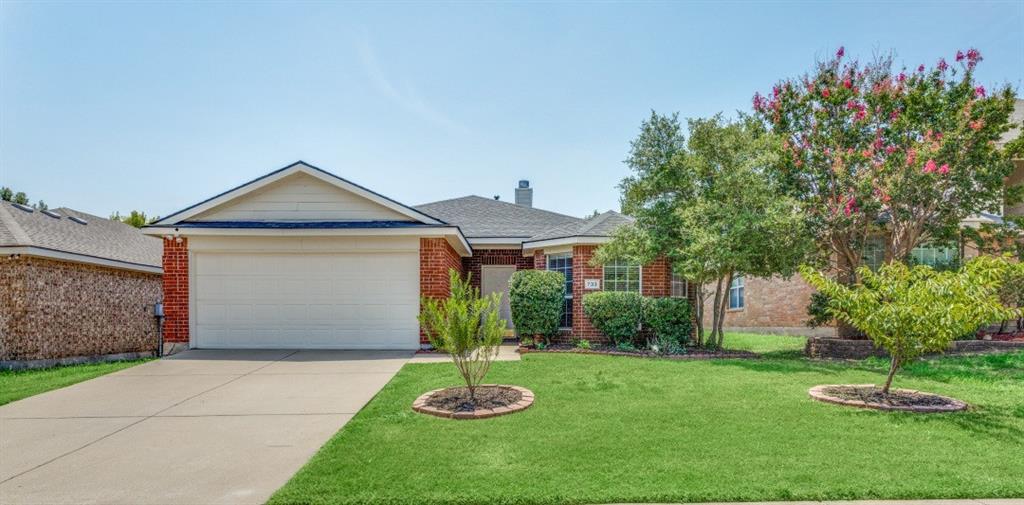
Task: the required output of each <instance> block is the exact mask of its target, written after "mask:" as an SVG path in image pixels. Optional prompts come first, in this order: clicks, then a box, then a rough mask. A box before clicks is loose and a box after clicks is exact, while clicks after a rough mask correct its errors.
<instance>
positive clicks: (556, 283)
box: [508, 270, 565, 337]
mask: <svg viewBox="0 0 1024 505" xmlns="http://www.w3.org/2000/svg"><path fill="white" fill-rule="evenodd" d="M508 297H509V306H510V308H511V309H512V324H513V325H515V327H516V331H517V332H518V333H519V334H520V335H522V336H531V337H536V336H542V337H549V336H552V335H555V334H557V333H558V322H559V320H560V319H561V316H562V302H563V300H564V299H565V276H564V275H562V273H561V272H549V271H546V270H520V271H518V272H516V273H514V274H512V278H511V279H509V281H508Z"/></svg>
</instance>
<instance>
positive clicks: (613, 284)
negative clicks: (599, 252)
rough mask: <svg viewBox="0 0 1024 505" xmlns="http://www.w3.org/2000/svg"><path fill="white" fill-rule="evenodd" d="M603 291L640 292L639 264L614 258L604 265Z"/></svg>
mask: <svg viewBox="0 0 1024 505" xmlns="http://www.w3.org/2000/svg"><path fill="white" fill-rule="evenodd" d="M604 290H605V291H631V292H636V293H639V292H640V264H639V263H635V262H632V261H626V260H614V261H611V262H609V263H605V265H604Z"/></svg>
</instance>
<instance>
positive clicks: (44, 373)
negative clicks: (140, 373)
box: [0, 360, 149, 405]
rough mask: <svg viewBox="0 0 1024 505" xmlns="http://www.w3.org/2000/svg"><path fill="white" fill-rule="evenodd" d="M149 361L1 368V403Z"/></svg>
mask: <svg viewBox="0 0 1024 505" xmlns="http://www.w3.org/2000/svg"><path fill="white" fill-rule="evenodd" d="M146 361H149V360H130V361H113V362H108V363H88V364H83V365H69V366H58V367H53V368H41V369H32V370H2V371H0V405H4V404H7V403H11V402H13V401H17V400H21V399H22V398H28V397H29V396H33V395H37V394H39V393H45V392H47V391H51V390H54V389H60V388H62V387H66V386H70V385H72V384H76V383H79V382H82V381H87V380H89V379H93V378H96V377H99V376H101V375H106V374H108V373H111V372H116V371H118V370H124V369H125V368H130V367H133V366H135V365H138V364H140V363H145V362H146Z"/></svg>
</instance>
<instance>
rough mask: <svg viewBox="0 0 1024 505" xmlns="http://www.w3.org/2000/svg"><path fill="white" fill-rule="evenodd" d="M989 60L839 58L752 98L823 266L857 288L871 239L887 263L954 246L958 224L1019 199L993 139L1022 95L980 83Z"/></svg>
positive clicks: (776, 175)
mask: <svg viewBox="0 0 1024 505" xmlns="http://www.w3.org/2000/svg"><path fill="white" fill-rule="evenodd" d="M981 60H982V57H981V54H980V53H979V52H978V51H977V50H975V49H971V50H968V51H966V52H964V51H960V52H957V54H956V57H955V61H954V62H953V63H952V64H950V63H948V62H946V61H945V60H944V59H940V60H939V61H938V62H937V63H936V64H935V65H934V66H932V67H930V68H926V67H925V65H920V66H918V67H917V68H916V69H915V70H908V69H906V68H904V69H901V70H899V71H896V70H894V69H893V64H892V58H891V57H888V58H879V59H876V60H875V61H873V62H871V63H869V64H866V65H862V64H860V63H859V62H857V61H847V60H845V59H844V50H843V49H842V48H840V49H839V51H838V52H837V53H836V55H835V57H833V58H830V59H829V60H827V61H824V62H821V63H820V64H818V66H817V68H816V69H815V70H814V71H813V72H811V73H809V74H806V75H804V76H803V77H802V78H798V79H788V80H784V81H782V82H779V83H778V84H776V85H775V86H774V87H773V88H772V91H771V93H770V94H768V95H767V96H762V95H760V94H755V95H754V100H753V102H754V110H755V112H756V115H757V116H758V117H759V118H760V119H762V120H763V121H764V124H765V125H767V126H768V127H770V128H771V129H772V131H773V132H774V133H776V134H777V136H778V137H777V142H778V144H777V148H778V149H779V150H780V151H781V156H779V157H777V158H776V159H775V161H776V163H773V164H772V165H771V172H770V173H771V175H772V177H773V179H774V180H775V181H777V182H778V184H779V187H780V188H781V189H782V190H783V191H784V192H785V193H786V194H788V195H790V196H792V197H794V198H795V199H796V200H797V201H798V202H799V204H800V206H801V208H802V210H803V212H804V215H805V216H806V222H807V226H808V229H809V230H811V232H812V233H813V236H814V238H815V239H816V242H817V245H818V250H819V252H820V253H821V260H822V262H824V261H826V260H836V264H835V265H834V266H835V267H836V269H837V271H838V272H839V274H840V279H842V280H844V281H845V282H855V281H856V273H857V267H858V266H859V265H861V263H862V260H863V257H864V252H865V248H866V247H867V244H868V243H869V240H875V239H877V238H881V240H882V244H883V246H884V252H885V258H884V260H885V261H884V262H886V263H888V262H892V261H905V260H906V259H907V258H908V257H909V256H910V254H911V251H912V250H913V249H914V247H916V246H918V245H919V244H922V243H928V242H948V241H950V240H955V238H956V236H957V234H958V231H959V228H960V223H961V221H962V220H963V219H964V218H966V217H968V216H970V215H973V214H977V213H978V212H980V211H984V210H990V209H997V208H999V206H1000V204H1002V203H1003V202H1004V201H1006V200H1008V199H1013V198H1016V197H1018V196H1019V195H1012V194H1010V193H1013V192H1016V190H1008V189H1007V188H1006V186H1005V184H1004V179H1005V178H1006V177H1007V176H1008V175H1010V173H1011V172H1012V170H1013V165H1012V163H1011V162H1010V160H1009V158H1008V156H1006V155H1005V154H1004V153H1002V152H1001V151H1000V149H999V148H998V147H997V145H996V141H997V140H999V138H1000V136H1001V135H1002V134H1003V133H1005V132H1006V131H1007V130H1008V129H1009V127H1010V124H1009V122H1008V121H1009V117H1010V113H1011V112H1012V110H1013V106H1014V93H1013V91H1012V89H1011V88H1010V87H1009V86H1003V87H1001V88H999V89H993V90H986V88H985V87H984V86H982V85H980V84H979V83H977V82H975V80H974V71H975V68H976V66H977V65H978V64H979V63H980V62H981Z"/></svg>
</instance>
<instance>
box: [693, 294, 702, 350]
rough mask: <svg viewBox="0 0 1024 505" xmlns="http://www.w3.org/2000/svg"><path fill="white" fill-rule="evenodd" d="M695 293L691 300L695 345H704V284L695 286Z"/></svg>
mask: <svg viewBox="0 0 1024 505" xmlns="http://www.w3.org/2000/svg"><path fill="white" fill-rule="evenodd" d="M696 289H697V293H696V297H695V298H694V301H693V308H694V311H695V312H696V316H697V317H696V324H697V342H696V343H697V347H700V346H702V345H704V284H703V283H701V284H698V285H697V286H696Z"/></svg>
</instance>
